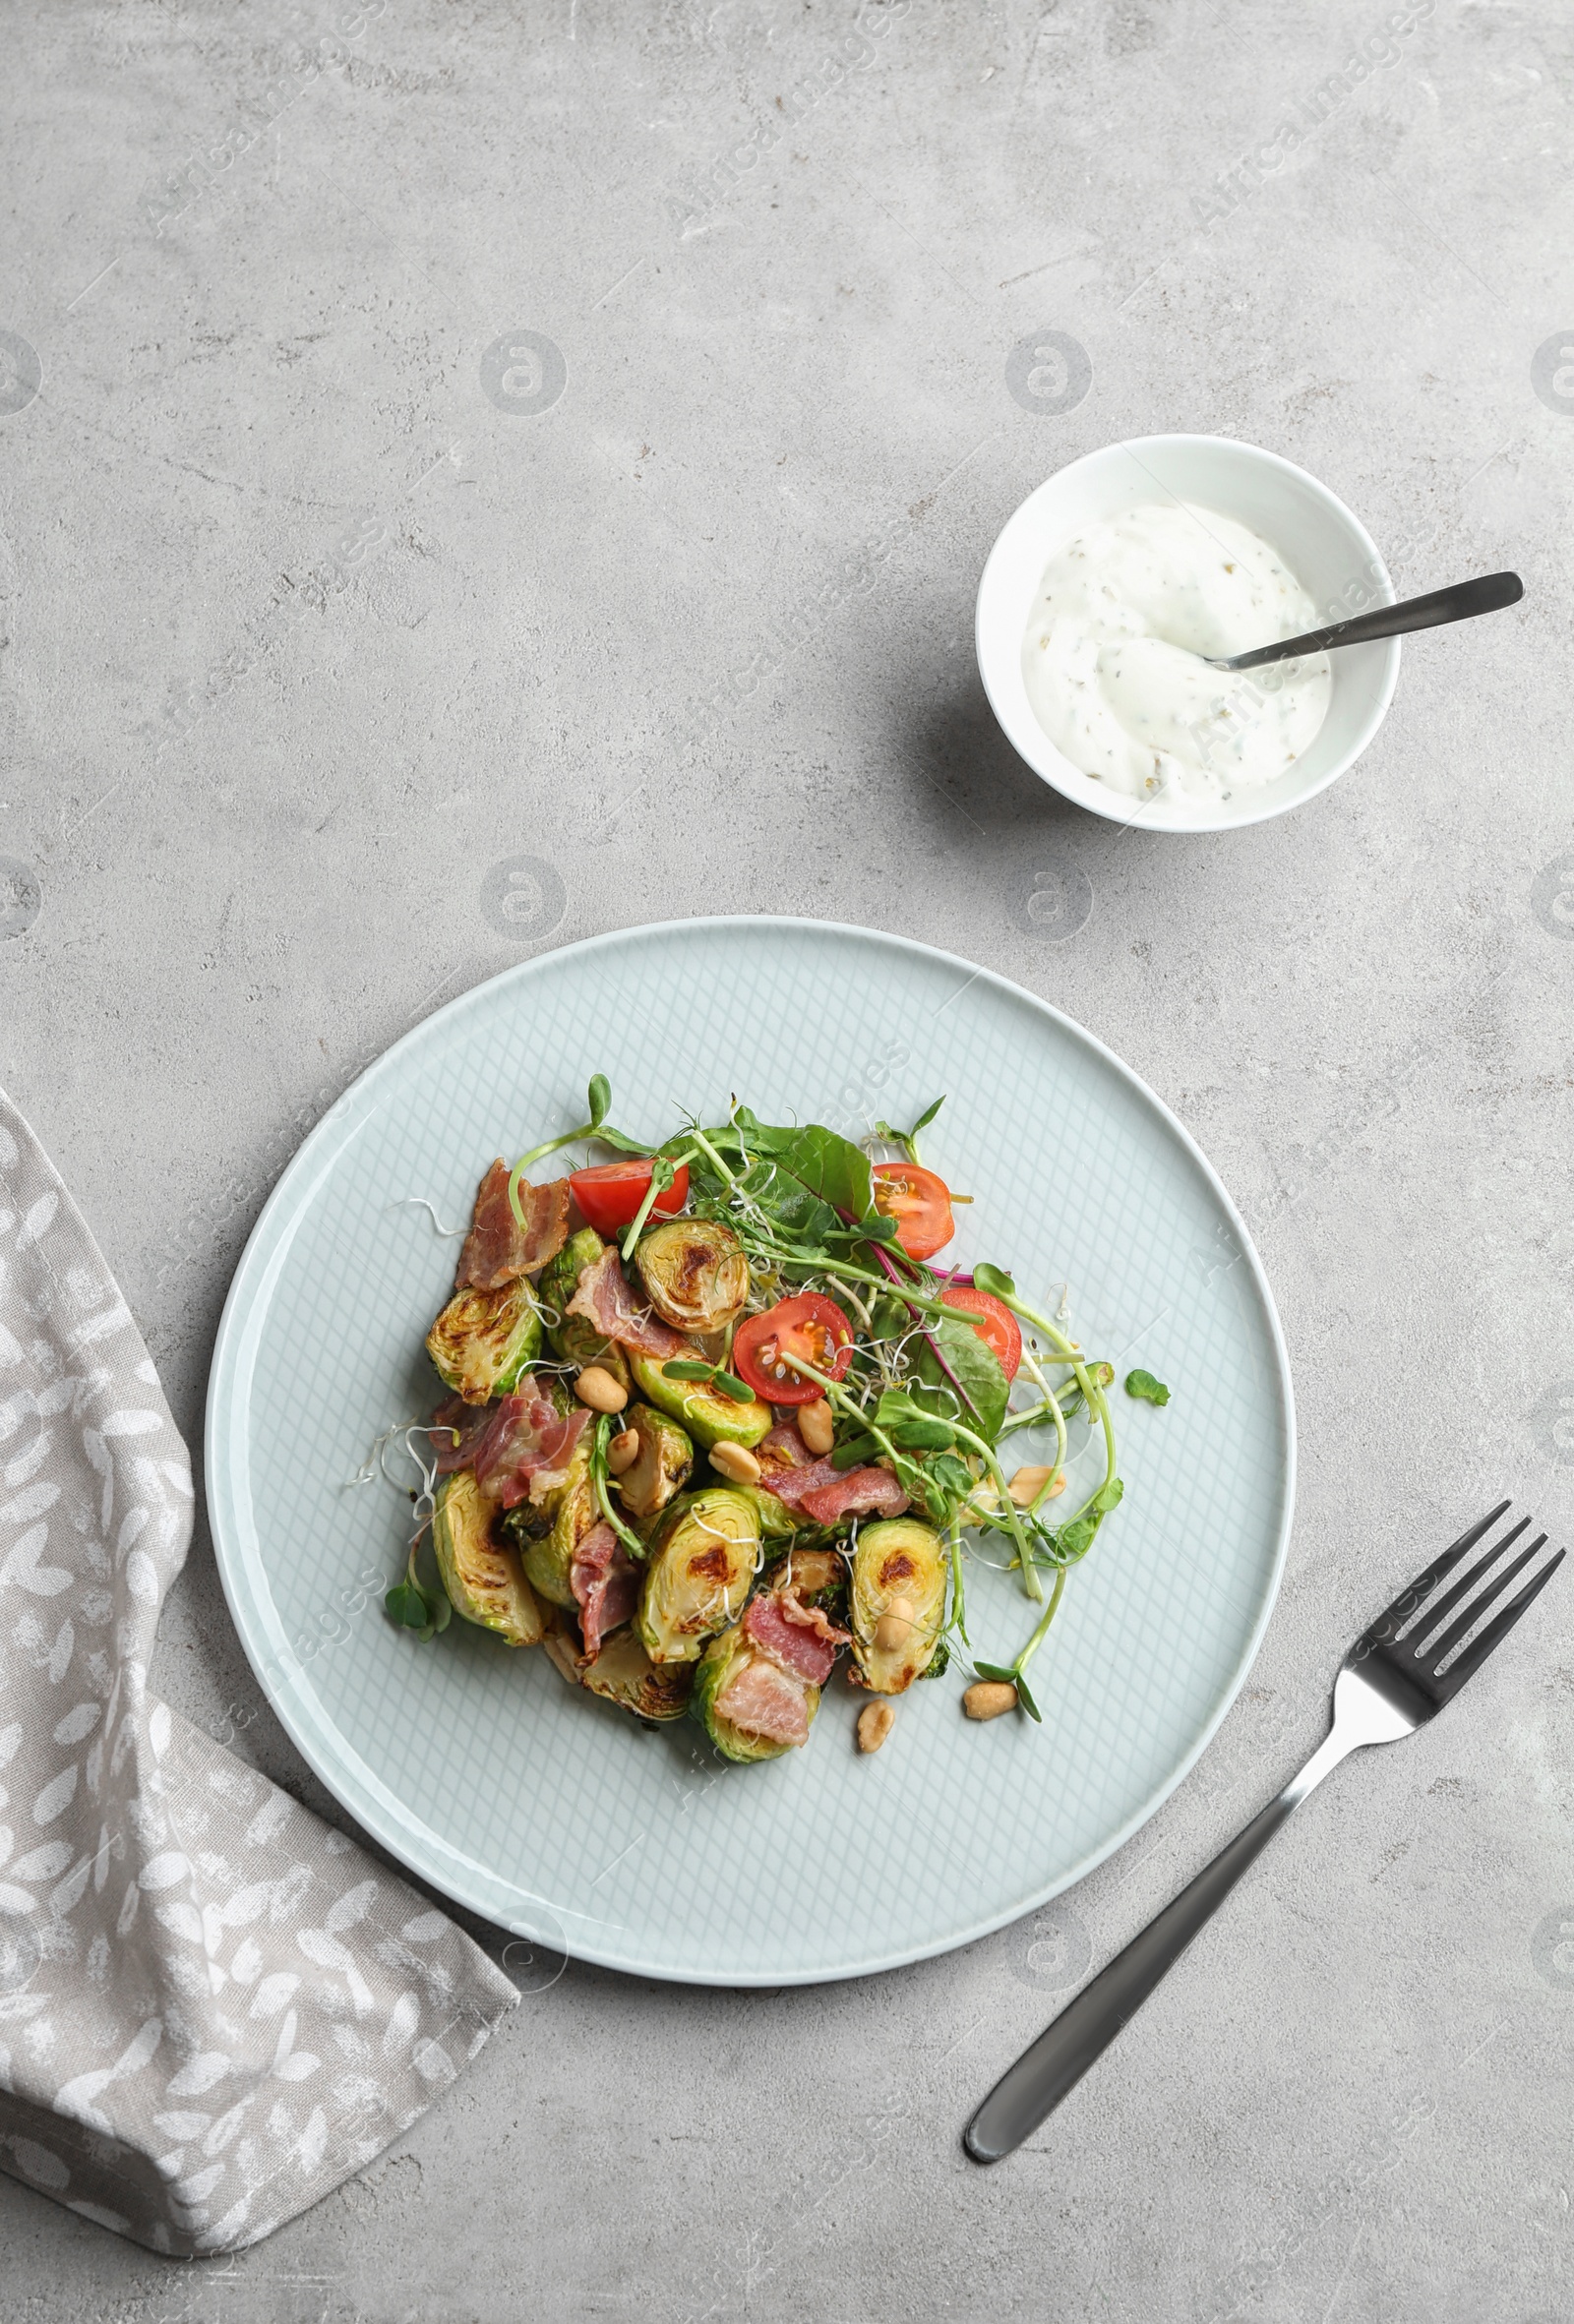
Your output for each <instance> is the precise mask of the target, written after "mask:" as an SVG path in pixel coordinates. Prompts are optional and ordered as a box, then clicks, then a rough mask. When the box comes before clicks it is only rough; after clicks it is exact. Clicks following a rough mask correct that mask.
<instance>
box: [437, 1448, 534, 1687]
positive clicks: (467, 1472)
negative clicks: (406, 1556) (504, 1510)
mask: <svg viewBox="0 0 1574 2324" xmlns="http://www.w3.org/2000/svg"><path fill="white" fill-rule="evenodd" d="M492 1516H493V1510H492V1504H491V1502H490V1501H488V1500H487V1498H486V1496H485V1494H484V1493H483V1492H482V1491H481V1488H480V1486H479V1485H478V1484H477V1483H476V1481H475V1474H474V1471H473V1470H472V1469H468V1468H457V1469H455V1470H454V1474H453V1475H452V1476H446V1477H445V1478H444V1479H443V1482H442V1484H441V1485H440V1486H439V1487H438V1494H437V1506H436V1508H435V1510H434V1511H433V1513H432V1547H433V1549H434V1550H435V1551H436V1553H437V1566H438V1572H439V1573H440V1574H441V1575H442V1577H443V1587H444V1588H445V1589H446V1590H447V1591H448V1593H449V1603H450V1605H451V1606H452V1607H453V1608H454V1613H455V1614H461V1615H462V1616H463V1617H464V1619H465V1621H466V1622H474V1623H478V1624H479V1625H480V1627H481V1629H482V1630H491V1631H495V1632H496V1633H497V1635H498V1637H499V1638H500V1639H503V1640H504V1642H505V1643H506V1644H508V1645H510V1646H535V1645H539V1643H540V1641H541V1635H542V1630H543V1627H544V1626H543V1623H542V1620H541V1609H540V1607H539V1606H538V1605H537V1604H536V1602H535V1598H534V1596H533V1595H532V1594H531V1590H530V1584H529V1582H528V1581H527V1580H526V1579H525V1578H524V1575H523V1573H522V1571H521V1569H520V1565H519V1553H518V1551H517V1550H516V1549H515V1548H513V1547H512V1546H511V1545H510V1544H509V1543H508V1542H505V1541H500V1540H499V1539H498V1538H497V1536H496V1534H495V1533H494V1532H493V1529H492Z"/></svg>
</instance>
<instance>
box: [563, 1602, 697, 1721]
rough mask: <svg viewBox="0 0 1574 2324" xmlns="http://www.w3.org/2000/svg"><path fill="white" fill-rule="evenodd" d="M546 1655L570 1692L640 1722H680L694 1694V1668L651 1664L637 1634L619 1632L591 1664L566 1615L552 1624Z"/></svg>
mask: <svg viewBox="0 0 1574 2324" xmlns="http://www.w3.org/2000/svg"><path fill="white" fill-rule="evenodd" d="M546 1649H547V1652H548V1653H549V1654H550V1655H551V1657H552V1659H553V1661H554V1662H555V1663H556V1664H557V1666H558V1668H559V1670H561V1671H562V1673H563V1675H564V1677H565V1678H566V1679H567V1680H568V1681H569V1683H570V1685H571V1686H574V1687H585V1688H588V1690H589V1692H590V1693H591V1694H592V1695H600V1696H602V1697H604V1698H605V1699H606V1700H607V1701H608V1702H616V1703H617V1704H618V1705H619V1707H620V1708H621V1709H623V1710H632V1711H633V1712H634V1714H635V1716H636V1718H639V1719H654V1720H658V1721H659V1720H667V1719H681V1718H682V1717H683V1714H684V1712H685V1711H686V1710H687V1709H688V1708H689V1698H690V1697H691V1695H692V1694H693V1693H694V1685H695V1666H694V1664H693V1663H692V1662H668V1663H664V1664H661V1665H660V1666H658V1665H657V1664H656V1663H654V1662H652V1661H651V1659H650V1657H649V1655H648V1654H647V1653H646V1652H645V1650H644V1647H643V1646H642V1645H641V1644H640V1642H639V1639H638V1638H637V1637H636V1634H635V1632H634V1631H633V1630H632V1629H625V1630H619V1631H614V1632H613V1634H612V1637H611V1638H610V1639H608V1640H607V1642H606V1644H605V1645H604V1646H603V1647H602V1649H601V1651H600V1653H599V1654H597V1655H596V1656H595V1657H594V1659H593V1660H592V1659H588V1658H587V1657H586V1655H585V1653H584V1650H583V1648H582V1646H581V1645H580V1642H579V1634H578V1632H577V1631H576V1630H575V1627H574V1625H573V1623H572V1622H570V1621H569V1620H568V1619H567V1618H566V1617H565V1616H564V1615H562V1614H554V1615H553V1616H552V1618H551V1620H550V1621H549V1623H548V1624H547V1636H546Z"/></svg>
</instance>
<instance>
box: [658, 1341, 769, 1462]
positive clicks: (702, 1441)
mask: <svg viewBox="0 0 1574 2324" xmlns="http://www.w3.org/2000/svg"><path fill="white" fill-rule="evenodd" d="M665 1360H666V1359H665V1357H662V1356H656V1355H639V1354H636V1352H635V1351H634V1350H633V1349H631V1350H630V1351H629V1369H630V1371H631V1372H632V1373H633V1374H634V1384H635V1386H636V1388H637V1389H638V1391H639V1394H640V1395H641V1396H642V1397H643V1398H644V1400H645V1401H646V1403H648V1404H654V1405H655V1406H656V1408H657V1410H658V1411H661V1412H668V1413H670V1414H671V1416H672V1418H673V1419H674V1420H679V1421H682V1423H683V1425H684V1427H685V1428H686V1429H687V1430H688V1431H689V1434H690V1435H691V1436H692V1437H693V1438H694V1440H695V1442H696V1445H703V1446H704V1447H705V1450H706V1451H707V1452H708V1451H709V1449H710V1447H711V1446H712V1445H743V1446H745V1447H746V1448H747V1447H748V1446H750V1445H757V1444H758V1442H759V1440H760V1438H761V1437H765V1436H769V1434H770V1431H771V1427H772V1425H773V1423H774V1421H775V1417H776V1415H775V1414H774V1412H772V1410H771V1408H770V1406H769V1404H762V1403H761V1402H760V1400H759V1399H758V1398H757V1397H756V1398H755V1400H754V1401H753V1402H752V1403H748V1404H735V1403H734V1402H733V1400H732V1398H731V1397H730V1396H723V1395H722V1393H721V1391H720V1390H719V1389H717V1388H712V1387H711V1385H710V1383H709V1381H708V1380H669V1379H668V1378H667V1375H666V1373H665V1372H664V1371H663V1370H662V1368H661V1367H662V1364H663V1363H664V1362H665Z"/></svg>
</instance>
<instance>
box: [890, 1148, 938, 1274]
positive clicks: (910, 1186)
mask: <svg viewBox="0 0 1574 2324" xmlns="http://www.w3.org/2000/svg"><path fill="white" fill-rule="evenodd" d="M875 1208H876V1210H877V1211H878V1212H880V1213H881V1215H882V1216H883V1217H884V1218H887V1219H894V1220H895V1222H896V1239H897V1241H898V1242H899V1243H900V1244H901V1246H902V1249H903V1250H904V1251H905V1252H906V1253H907V1256H908V1257H909V1259H928V1258H931V1257H933V1255H934V1253H935V1252H937V1251H938V1250H940V1249H941V1248H942V1247H943V1246H944V1245H945V1244H946V1243H948V1242H949V1241H950V1239H951V1237H952V1235H953V1234H954V1233H955V1232H956V1222H955V1220H954V1219H953V1218H952V1217H951V1190H950V1188H949V1187H948V1186H947V1185H946V1183H945V1181H944V1179H943V1178H938V1177H937V1176H936V1174H935V1172H934V1171H933V1170H923V1169H920V1168H919V1165H918V1163H917V1162H877V1163H876V1164H875Z"/></svg>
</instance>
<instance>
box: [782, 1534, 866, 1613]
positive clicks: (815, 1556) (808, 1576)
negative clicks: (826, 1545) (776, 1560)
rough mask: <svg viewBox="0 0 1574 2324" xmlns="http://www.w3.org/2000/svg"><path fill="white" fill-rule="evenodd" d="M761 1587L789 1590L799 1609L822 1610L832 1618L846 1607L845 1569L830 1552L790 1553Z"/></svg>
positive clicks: (803, 1550) (807, 1551) (823, 1550)
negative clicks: (806, 1607)
mask: <svg viewBox="0 0 1574 2324" xmlns="http://www.w3.org/2000/svg"><path fill="white" fill-rule="evenodd" d="M761 1587H762V1588H763V1589H765V1590H778V1589H791V1590H793V1591H795V1592H796V1594H797V1598H798V1602H799V1604H800V1605H801V1606H822V1607H823V1608H824V1610H825V1612H826V1613H827V1614H830V1615H832V1616H834V1615H835V1614H836V1613H837V1612H838V1611H839V1609H840V1608H842V1607H843V1606H844V1605H845V1604H846V1599H847V1568H846V1566H845V1565H844V1564H843V1562H842V1560H841V1559H840V1558H839V1557H838V1556H837V1554H836V1552H835V1550H833V1549H794V1550H790V1551H789V1552H788V1554H787V1556H786V1557H784V1558H783V1559H782V1561H781V1564H780V1565H779V1566H773V1567H772V1568H771V1570H770V1572H769V1573H768V1574H767V1575H766V1576H765V1579H764V1581H763V1583H762V1584H761Z"/></svg>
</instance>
